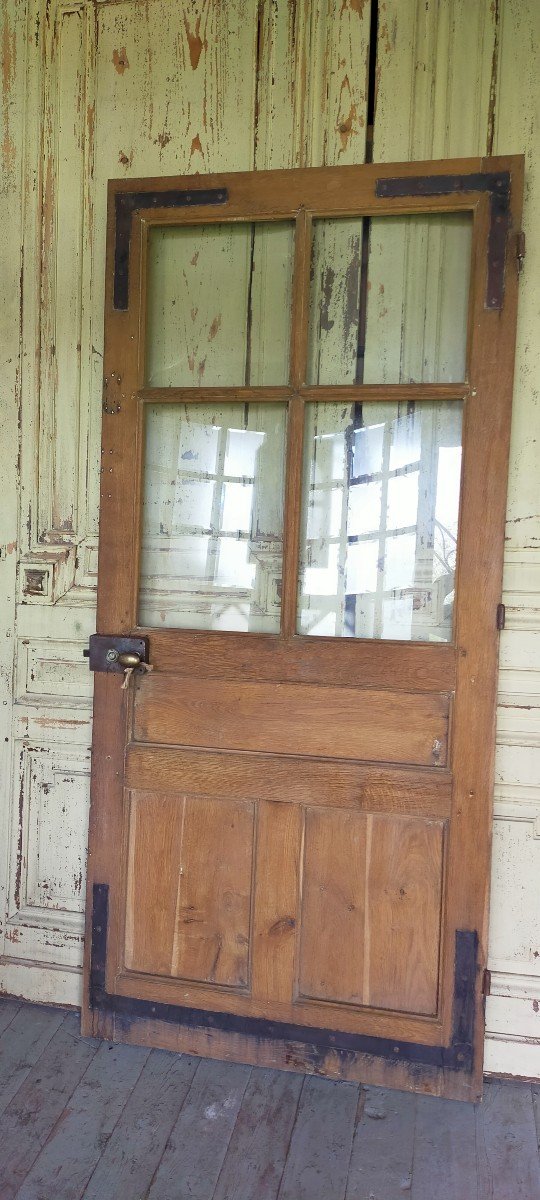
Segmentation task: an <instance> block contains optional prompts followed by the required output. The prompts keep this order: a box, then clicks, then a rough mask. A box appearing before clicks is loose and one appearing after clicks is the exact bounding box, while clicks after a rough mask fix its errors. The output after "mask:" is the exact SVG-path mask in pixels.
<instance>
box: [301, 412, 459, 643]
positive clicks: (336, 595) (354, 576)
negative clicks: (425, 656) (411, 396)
mask: <svg viewBox="0 0 540 1200" xmlns="http://www.w3.org/2000/svg"><path fill="white" fill-rule="evenodd" d="M461 419H462V404H461V402H448V403H440V402H436V403H435V402H433V403H432V402H429V401H422V402H421V403H420V402H418V403H416V404H397V403H389V402H383V403H380V404H379V403H365V404H355V405H344V404H335V403H329V404H326V403H320V404H314V403H310V404H308V405H306V420H305V436H304V465H303V484H302V487H303V493H302V524H301V541H300V581H299V615H298V631H299V633H304V634H311V635H315V636H326V637H362V638H388V639H402V640H407V641H451V639H452V614H453V605H454V576H455V567H456V552H457V537H458V516H459V493H460V478H461Z"/></svg>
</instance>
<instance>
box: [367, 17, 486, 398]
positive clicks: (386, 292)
mask: <svg viewBox="0 0 540 1200" xmlns="http://www.w3.org/2000/svg"><path fill="white" fill-rule="evenodd" d="M497 23H498V13H497V6H496V5H487V4H486V5H484V4H475V5H472V6H471V5H470V4H468V3H466V0H448V3H447V4H444V5H442V6H441V5H439V4H438V3H435V2H432V0H428V3H424V0H405V2H404V3H402V0H387V2H385V3H384V4H382V5H381V8H380V20H379V33H378V44H377V93H376V109H375V121H374V149H373V158H374V161H375V162H400V161H407V160H414V159H418V160H423V159H431V158H444V157H451V156H452V155H463V156H465V155H475V154H482V153H485V152H486V139H487V127H488V124H489V114H490V105H491V91H490V89H491V71H492V64H493V62H494V61H495V60H494V52H495V50H496V31H497ZM465 97H466V102H464V98H465ZM469 265H470V228H469V227H468V224H467V221H466V219H465V218H453V219H452V220H451V221H450V222H449V221H447V219H446V218H440V217H433V218H429V220H415V221H410V219H405V220H404V219H401V220H400V219H399V218H398V219H390V220H383V219H380V220H378V221H376V222H374V223H372V230H371V245H370V263H369V285H370V286H369V292H368V313H367V335H366V360H365V373H364V379H365V382H373V383H374V382H393V381H394V382H397V381H398V380H400V379H401V380H403V382H407V381H409V380H410V379H414V380H421V379H426V380H427V379H431V380H433V379H437V380H441V381H446V380H448V381H454V380H456V379H460V378H464V376H465V370H464V350H465V331H466V315H467V300H468V291H467V287H466V286H465V285H466V281H467V280H468V275H469Z"/></svg>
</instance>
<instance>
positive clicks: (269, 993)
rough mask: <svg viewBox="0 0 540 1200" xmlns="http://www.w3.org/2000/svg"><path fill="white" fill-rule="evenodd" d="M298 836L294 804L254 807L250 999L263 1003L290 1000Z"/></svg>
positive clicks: (299, 828)
mask: <svg viewBox="0 0 540 1200" xmlns="http://www.w3.org/2000/svg"><path fill="white" fill-rule="evenodd" d="M301 837H302V811H301V808H300V806H299V805H297V804H283V803H281V802H278V803H275V802H271V801H263V800H261V801H260V802H259V813H258V821H257V859H256V866H255V904H254V914H253V980H252V994H253V996H254V997H257V998H260V999H262V998H264V999H265V1000H267V1001H268V1002H272V1001H276V1002H277V1001H280V1000H281V1001H283V1002H285V1003H286V1004H288V1003H290V1001H291V998H292V995H293V983H294V955H295V946H296V939H297V924H298V912H297V909H298V875H299V864H300V851H301Z"/></svg>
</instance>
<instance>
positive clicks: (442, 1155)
mask: <svg viewBox="0 0 540 1200" xmlns="http://www.w3.org/2000/svg"><path fill="white" fill-rule="evenodd" d="M475 1175H476V1143H475V1122H474V1108H473V1106H472V1105H470V1104H462V1103H461V1102H460V1101H458V1100H446V1101H444V1102H442V1101H441V1102H436V1103H435V1104H432V1103H430V1097H429V1096H418V1097H417V1101H416V1132H415V1138H414V1161H413V1172H412V1189H411V1200H465V1197H467V1200H468V1198H469V1197H470V1198H471V1200H476V1195H475V1191H474V1183H472V1182H471V1181H474V1179H475Z"/></svg>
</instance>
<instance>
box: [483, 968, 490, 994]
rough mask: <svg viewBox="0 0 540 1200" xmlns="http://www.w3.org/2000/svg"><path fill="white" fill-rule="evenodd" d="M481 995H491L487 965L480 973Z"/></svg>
mask: <svg viewBox="0 0 540 1200" xmlns="http://www.w3.org/2000/svg"><path fill="white" fill-rule="evenodd" d="M482 995H483V996H491V971H488V968H487V967H486V968H485V969H484V973H483V975H482Z"/></svg>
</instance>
